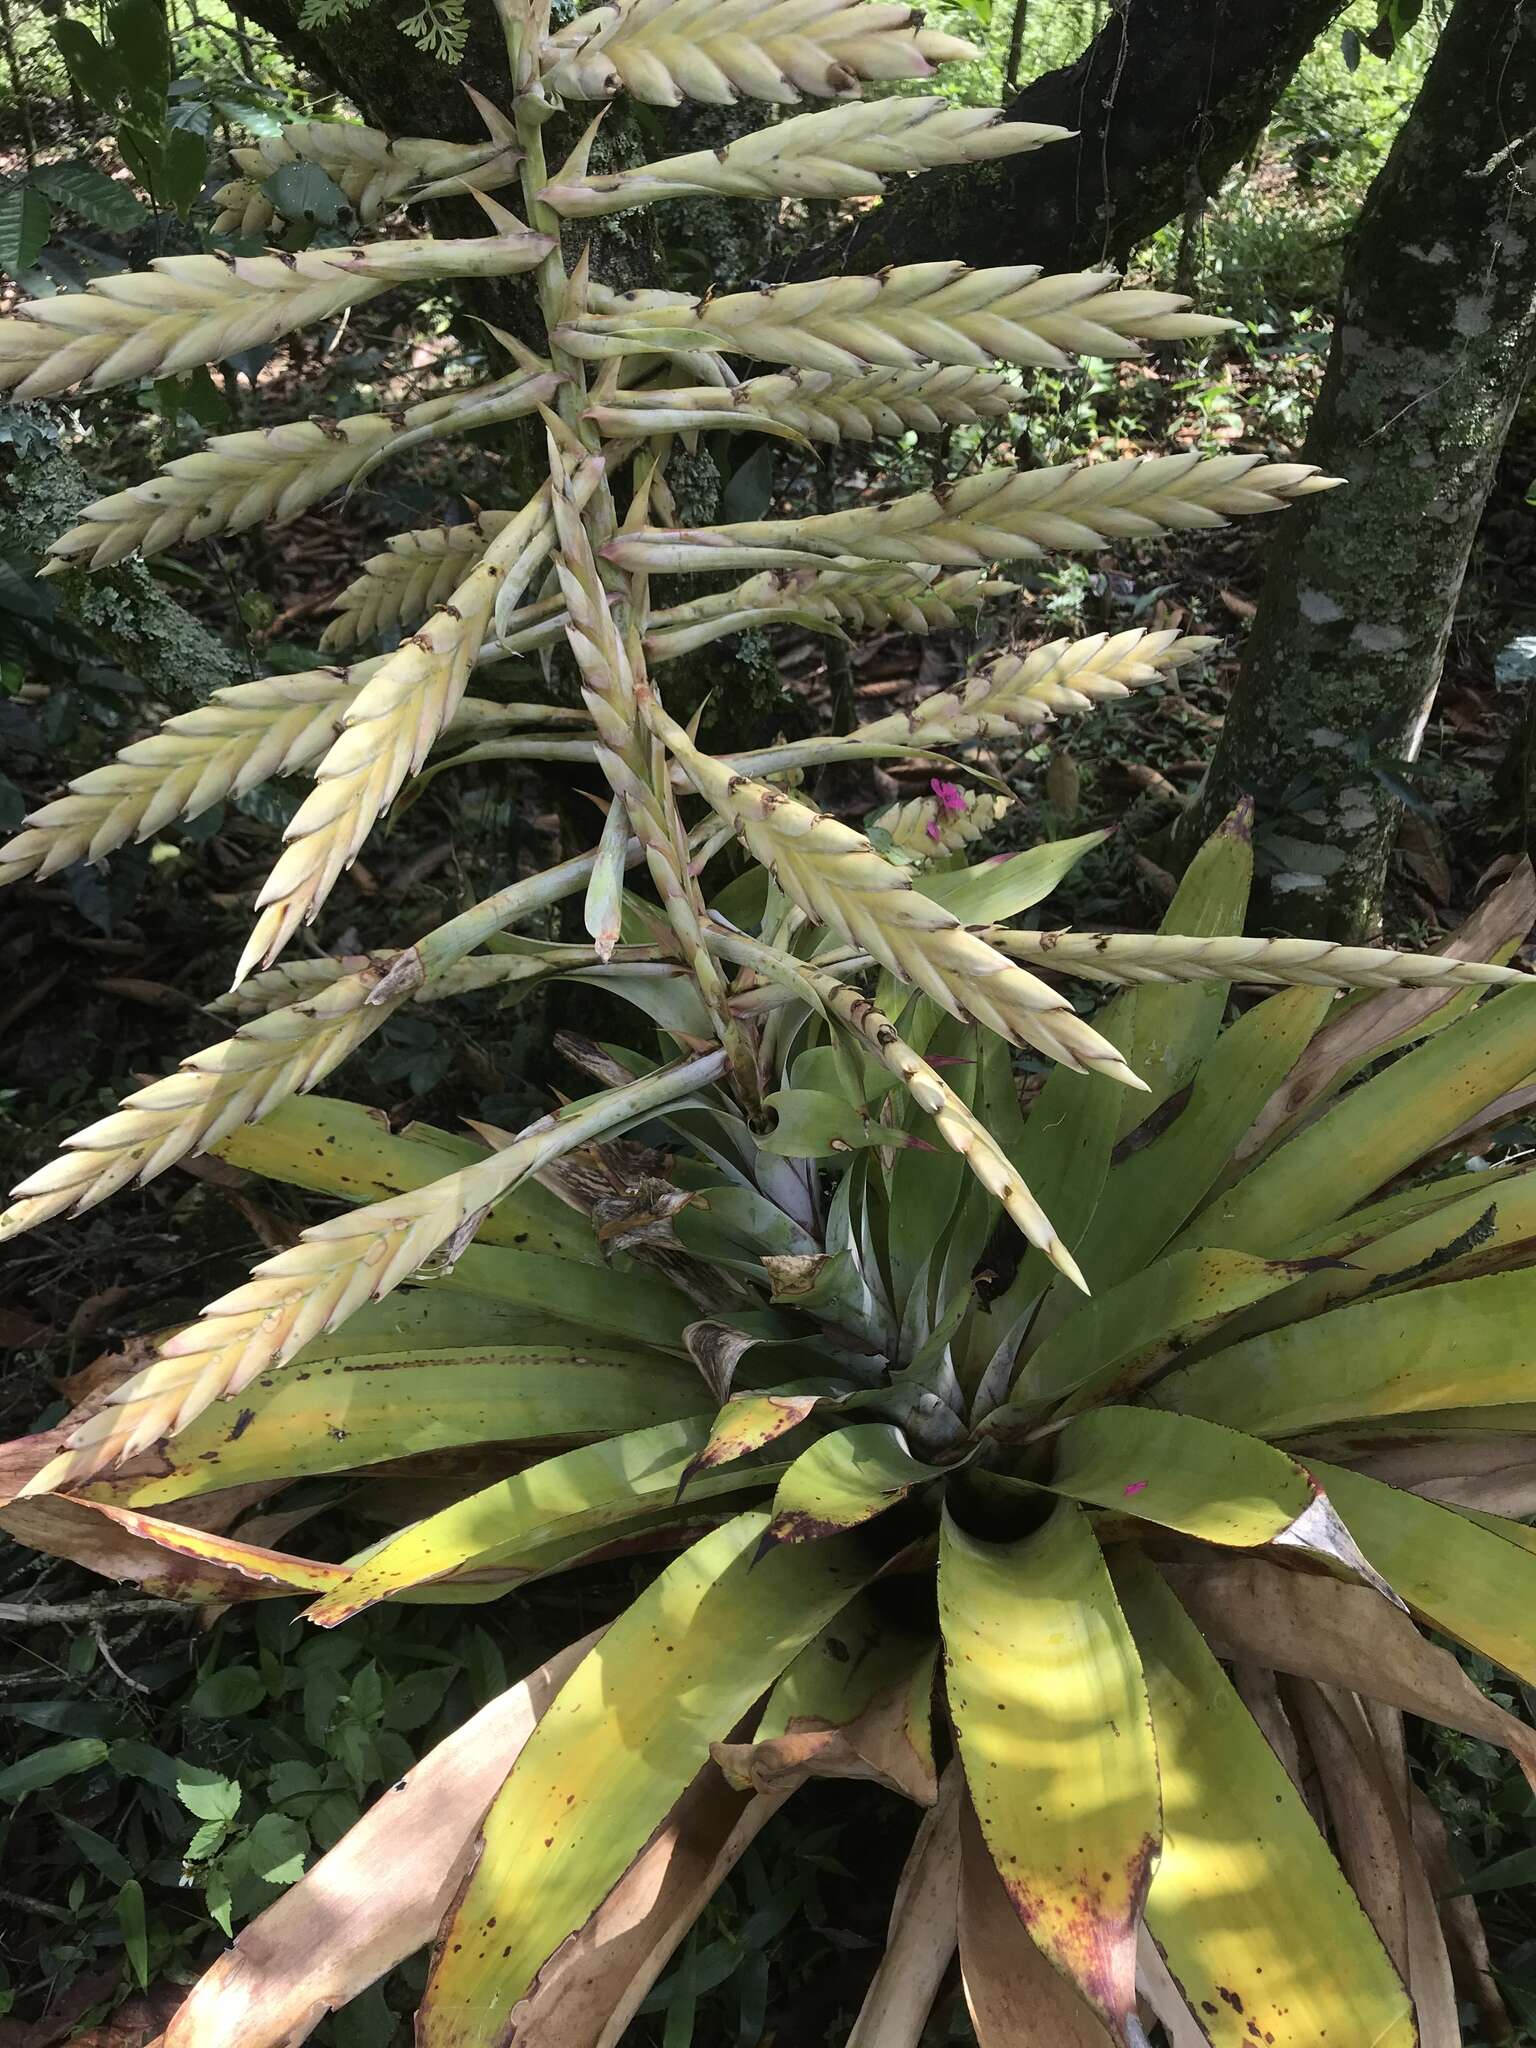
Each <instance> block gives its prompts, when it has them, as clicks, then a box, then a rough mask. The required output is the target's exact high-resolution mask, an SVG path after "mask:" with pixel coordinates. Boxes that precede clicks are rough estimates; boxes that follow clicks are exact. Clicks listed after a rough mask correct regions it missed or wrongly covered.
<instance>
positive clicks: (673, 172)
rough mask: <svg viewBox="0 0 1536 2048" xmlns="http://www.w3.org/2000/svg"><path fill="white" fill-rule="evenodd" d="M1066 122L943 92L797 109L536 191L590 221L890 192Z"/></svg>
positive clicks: (1055, 134) (1056, 133) (1061, 135)
mask: <svg viewBox="0 0 1536 2048" xmlns="http://www.w3.org/2000/svg"><path fill="white" fill-rule="evenodd" d="M1066 134H1067V130H1066V129H1065V128H1049V127H1043V126H1040V125H1037V124H1031V123H1029V122H1027V121H1000V120H999V117H998V115H997V114H996V112H995V111H993V110H992V109H989V108H986V107H957V106H954V105H952V104H951V102H950V101H948V100H942V99H887V100H862V101H857V102H855V103H853V104H852V105H849V106H845V107H833V108H829V109H828V110H827V112H825V113H822V114H796V115H795V116H794V117H793V118H792V119H790V120H788V121H781V122H779V123H778V124H777V126H775V127H773V128H765V129H760V130H758V131H757V132H755V133H752V134H748V135H744V136H742V137H741V138H740V139H739V140H737V141H735V142H729V143H724V144H722V145H721V147H720V148H719V149H701V150H694V151H692V152H690V153H689V154H688V155H686V156H675V157H665V158H663V159H662V161H661V162H659V163H654V164H644V165H642V166H641V167H640V168H639V169H638V170H633V171H614V172H610V173H608V174H606V175H602V176H595V177H594V176H587V175H585V174H584V173H583V171H582V170H580V169H576V170H575V172H574V175H573V174H572V171H571V169H570V168H568V169H567V170H566V171H563V172H561V173H560V174H559V175H558V176H557V177H556V178H555V180H554V182H553V183H552V184H549V185H546V186H545V187H544V188H543V190H542V191H541V193H540V194H539V197H540V198H541V199H542V200H543V201H544V203H545V204H546V205H548V206H551V207H553V208H554V210H555V211H556V212H557V213H559V214H561V215H563V216H564V217H565V218H567V219H571V220H579V219H590V218H592V217H593V216H595V215H598V214H604V213H622V212H623V211H624V210H625V208H626V207H631V206H646V205H649V204H651V203H652V202H654V201H655V200H658V199H687V198H690V197H694V196H697V195H699V194H715V195H718V196H719V197H721V198H725V199H777V198H793V199H852V198H858V197H860V196H875V195H877V194H879V193H881V192H883V191H884V190H885V176H886V174H888V173H889V172H892V171H926V170H931V169H933V168H934V167H935V166H937V165H940V164H961V163H977V162H980V161H982V160H983V159H985V158H989V157H1000V156H1017V155H1019V154H1021V153H1022V152H1024V151H1026V150H1032V149H1040V148H1042V147H1043V146H1044V145H1045V144H1046V143H1048V142H1060V141H1062V140H1064V139H1065V137H1066Z"/></svg>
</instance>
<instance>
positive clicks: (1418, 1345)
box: [1148, 1269, 1536, 1436]
mask: <svg viewBox="0 0 1536 2048" xmlns="http://www.w3.org/2000/svg"><path fill="white" fill-rule="evenodd" d="M1148 1398H1149V1399H1150V1400H1151V1401H1152V1402H1153V1403H1154V1404H1155V1405H1156V1406H1157V1407H1160V1408H1174V1409H1177V1410H1179V1412H1180V1413H1182V1414H1185V1415H1203V1416H1204V1417H1205V1418H1206V1420H1207V1421H1209V1422H1225V1423H1227V1424H1229V1425H1230V1426H1231V1427H1233V1428H1236V1429H1250V1430H1253V1431H1254V1432H1256V1433H1257V1434H1259V1435H1262V1436H1288V1435H1293V1434H1295V1433H1296V1432H1297V1431H1298V1430H1306V1429H1321V1428H1323V1427H1325V1426H1326V1425H1327V1424H1329V1423H1334V1422H1346V1421H1351V1420H1353V1419H1355V1418H1356V1417H1371V1416H1378V1415H1411V1414H1412V1413H1413V1412H1414V1411H1415V1410H1416V1409H1437V1408H1464V1409H1467V1410H1469V1411H1470V1410H1474V1409H1477V1408H1481V1407H1492V1406H1496V1405H1499V1404H1501V1403H1504V1402H1521V1401H1529V1400H1536V1269H1528V1270H1526V1271H1524V1272H1514V1273H1490V1274H1485V1275H1484V1276H1483V1277H1482V1278H1480V1279H1476V1280H1452V1281H1448V1282H1447V1283H1446V1285H1445V1286H1443V1287H1425V1288H1421V1289H1420V1290H1419V1291H1418V1292H1416V1293H1412V1294H1397V1295H1389V1296H1388V1297H1387V1298H1386V1299H1384V1300H1381V1301H1357V1302H1353V1303H1351V1304H1350V1305H1349V1306H1348V1307H1345V1308H1336V1309H1333V1310H1331V1311H1330V1312H1329V1313H1328V1314H1327V1315H1320V1316H1312V1317H1310V1318H1309V1319H1308V1320H1307V1321H1306V1322H1304V1323H1290V1324H1287V1325H1286V1326H1285V1328H1283V1329H1279V1330H1265V1331H1263V1332H1262V1333H1261V1334H1260V1335H1259V1336H1257V1337H1249V1338H1247V1339H1246V1340H1245V1341H1244V1342H1242V1343H1240V1344H1234V1345H1232V1346H1230V1347H1229V1348H1228V1349H1227V1350H1225V1351H1217V1352H1213V1353H1212V1354H1211V1356H1210V1357H1209V1358H1203V1359H1201V1360H1199V1361H1198V1363H1196V1364H1194V1365H1189V1366H1185V1367H1184V1368H1183V1370H1182V1371H1179V1372H1173V1373H1170V1374H1169V1375H1168V1377H1167V1378H1166V1379H1165V1380H1163V1381H1161V1382H1159V1384H1158V1385H1157V1386H1155V1387H1153V1388H1152V1389H1151V1391H1150V1393H1149V1395H1148Z"/></svg>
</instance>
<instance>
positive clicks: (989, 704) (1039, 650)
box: [858, 627, 1220, 747]
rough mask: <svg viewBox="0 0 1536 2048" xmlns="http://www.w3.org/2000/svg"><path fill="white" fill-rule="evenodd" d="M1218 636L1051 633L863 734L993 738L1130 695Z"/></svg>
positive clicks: (947, 740) (929, 741)
mask: <svg viewBox="0 0 1536 2048" xmlns="http://www.w3.org/2000/svg"><path fill="white" fill-rule="evenodd" d="M1219 644H1220V643H1219V642H1218V641H1216V640H1213V639H1210V638H1208V637H1207V636H1206V635H1204V634H1201V633H1185V634H1180V633H1172V632H1167V631H1163V632H1155V633H1154V632H1147V631H1143V630H1141V629H1139V628H1134V627H1133V628H1131V629H1130V630H1128V631H1126V632H1124V633H1091V634H1089V635H1087V636H1086V637H1085V638H1084V639H1081V640H1052V641H1050V642H1048V643H1047V644H1046V645H1045V646H1043V647H1035V648H1032V649H1031V650H1030V651H1029V653H1028V654H1022V655H1020V654H1005V655H1003V656H1001V657H1000V658H999V659H998V660H997V661H993V662H989V663H988V664H987V666H986V667H985V668H983V669H981V670H979V671H978V673H977V674H975V675H973V676H968V677H967V678H966V679H965V681H964V682H962V683H960V684H958V685H957V686H956V687H955V688H954V689H952V690H936V691H934V692H933V693H932V694H931V695H930V696H927V697H924V698H922V699H920V700H919V702H918V703H916V704H914V705H913V706H912V708H911V710H909V711H893V712H891V713H890V715H889V716H888V717H885V718H876V719H873V720H871V722H870V723H869V724H868V725H861V726H860V727H859V729H858V737H859V738H860V739H861V740H872V741H884V740H890V741H893V742H899V743H903V744H906V745H911V746H925V747H947V746H956V745H959V744H960V743H961V742H963V741H965V740H974V739H996V738H999V737H1001V736H1002V735H1004V734H1006V733H1010V732H1015V731H1017V730H1018V728H1019V727H1020V726H1021V725H1036V724H1040V723H1042V722H1043V721H1045V720H1046V719H1049V718H1052V717H1054V716H1055V715H1056V714H1057V713H1058V712H1062V711H1088V710H1091V709H1092V708H1093V706H1094V705H1095V704H1096V703H1098V702H1100V701H1101V700H1103V699H1106V698H1114V697H1125V696H1129V695H1130V693H1131V692H1132V691H1133V690H1138V689H1142V688H1144V687H1145V685H1146V684H1148V683H1155V682H1159V681H1162V680H1163V679H1164V678H1165V677H1167V676H1170V675H1173V674H1175V673H1176V672H1177V671H1178V670H1179V669H1181V668H1187V667H1189V666H1190V664H1191V663H1192V662H1197V661H1203V660H1204V659H1205V657H1206V655H1208V654H1209V653H1210V652H1211V650H1212V649H1213V648H1214V647H1217V646H1219Z"/></svg>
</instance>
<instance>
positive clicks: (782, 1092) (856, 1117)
mask: <svg viewBox="0 0 1536 2048" xmlns="http://www.w3.org/2000/svg"><path fill="white" fill-rule="evenodd" d="M763 1106H764V1108H765V1109H769V1110H771V1111H772V1112H773V1116H774V1126H773V1129H772V1130H771V1131H769V1132H768V1133H767V1134H766V1136H763V1137H760V1138H759V1139H758V1144H759V1145H760V1146H761V1147H762V1149H763V1150H764V1151H765V1152H773V1153H777V1154H778V1156H779V1157H780V1158H781V1159H826V1158H830V1157H831V1156H832V1155H833V1154H834V1153H839V1152H857V1151H858V1150H860V1149H861V1148H862V1147H865V1146H870V1145H889V1144H891V1143H892V1142H893V1141H894V1142H897V1143H901V1142H904V1140H902V1139H900V1138H899V1136H898V1134H897V1133H895V1132H893V1131H892V1130H890V1129H889V1127H888V1126H886V1125H883V1124H878V1123H876V1122H874V1121H873V1120H872V1119H871V1118H870V1117H868V1116H861V1115H860V1114H859V1112H858V1110H857V1109H856V1108H855V1107H854V1105H853V1104H852V1103H850V1102H848V1101H846V1100H845V1099H844V1097H842V1096H841V1095H827V1094H823V1093H821V1092H820V1091H819V1090H818V1089H814V1088H780V1089H778V1090H777V1091H776V1092H775V1093H774V1094H772V1095H765V1096H764V1097H763Z"/></svg>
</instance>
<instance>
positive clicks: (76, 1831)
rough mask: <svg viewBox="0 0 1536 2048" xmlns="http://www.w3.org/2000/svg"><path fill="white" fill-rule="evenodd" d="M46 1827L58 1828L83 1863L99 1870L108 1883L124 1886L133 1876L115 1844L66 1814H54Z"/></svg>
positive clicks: (128, 1863)
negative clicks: (76, 1851)
mask: <svg viewBox="0 0 1536 2048" xmlns="http://www.w3.org/2000/svg"><path fill="white" fill-rule="evenodd" d="M48 1825H49V1826H50V1827H55V1828H58V1829H59V1830H60V1832H61V1833H62V1834H64V1835H65V1836H66V1837H67V1838H68V1840H70V1841H71V1842H73V1843H74V1845H75V1847H76V1848H77V1849H78V1850H79V1852H80V1854H81V1857H82V1858H83V1859H84V1861H85V1862H86V1863H87V1864H89V1865H91V1866H92V1867H93V1868H95V1869H97V1870H99V1871H100V1872H101V1874H102V1876H103V1877H104V1878H106V1879H107V1880H108V1882H109V1883H111V1884H126V1883H127V1882H128V1880H129V1878H131V1877H132V1876H133V1865H132V1864H131V1863H130V1862H129V1861H128V1858H127V1857H126V1856H125V1855H124V1854H123V1852H122V1850H121V1849H119V1848H118V1846H117V1844H116V1843H115V1842H109V1841H108V1840H107V1838H106V1836H105V1835H99V1834H97V1832H96V1830H95V1829H94V1828H88V1827H86V1826H85V1825H84V1823H83V1822H81V1821H78V1820H71V1819H70V1818H69V1815H68V1814H66V1813H55V1814H54V1815H53V1816H52V1817H51V1818H50V1820H49V1823H48Z"/></svg>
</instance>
